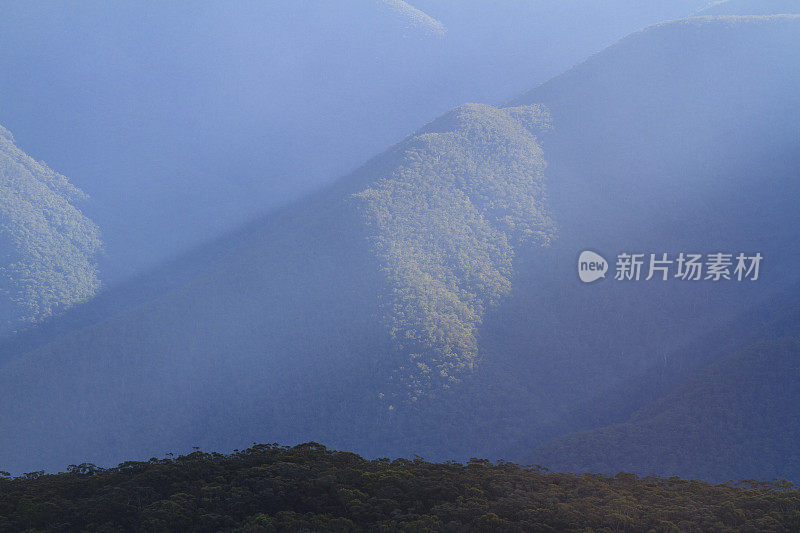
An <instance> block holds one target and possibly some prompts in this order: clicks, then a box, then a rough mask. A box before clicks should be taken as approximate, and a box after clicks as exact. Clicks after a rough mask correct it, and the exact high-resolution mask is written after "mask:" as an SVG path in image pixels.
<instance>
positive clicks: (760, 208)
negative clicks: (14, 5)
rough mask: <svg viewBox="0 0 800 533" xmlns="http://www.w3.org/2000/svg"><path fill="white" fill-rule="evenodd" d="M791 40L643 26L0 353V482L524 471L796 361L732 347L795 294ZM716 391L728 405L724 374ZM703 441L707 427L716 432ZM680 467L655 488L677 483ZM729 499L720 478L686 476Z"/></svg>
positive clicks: (752, 441) (772, 456) (742, 23)
mask: <svg viewBox="0 0 800 533" xmlns="http://www.w3.org/2000/svg"><path fill="white" fill-rule="evenodd" d="M798 41H800V18H798V17H790V16H780V17H719V18H717V17H702V18H697V19H689V20H681V21H675V22H670V23H664V24H659V25H656V26H653V27H650V28H648V29H646V30H643V31H641V32H637V33H636V34H633V35H631V36H629V37H628V38H626V39H623V40H622V41H620V42H619V43H617V44H616V45H614V46H612V47H610V48H608V49H606V50H604V51H602V52H600V53H598V54H596V55H595V56H592V57H590V58H588V59H587V60H586V61H585V62H583V63H581V64H579V65H576V66H575V68H573V69H571V70H569V71H568V72H565V73H564V74H563V75H561V76H558V77H556V78H554V79H552V80H550V81H549V82H547V83H545V84H542V85H541V86H539V87H536V88H534V89H532V90H531V91H529V92H527V93H526V94H524V95H523V96H521V97H520V98H518V99H516V100H514V101H513V102H511V103H509V105H508V106H507V107H505V108H498V107H491V106H487V105H479V104H469V105H464V106H460V107H458V108H456V109H454V110H453V111H451V112H449V113H447V114H445V115H443V116H442V117H441V118H439V119H437V120H435V121H433V122H431V123H430V124H428V125H427V126H425V127H423V128H421V129H419V130H418V131H417V132H415V133H414V134H412V135H411V136H409V137H408V138H406V139H405V140H403V141H402V142H400V143H398V144H397V145H395V146H393V147H392V148H390V149H389V150H387V151H386V152H384V153H382V154H380V155H379V156H377V157H375V158H374V159H372V160H371V161H369V162H368V163H367V164H365V165H364V166H363V167H361V168H360V169H358V170H357V171H355V172H354V173H352V174H349V175H347V176H345V177H344V178H342V179H340V180H337V181H336V182H334V183H333V184H331V185H330V186H329V187H327V188H326V189H324V190H322V191H320V192H319V193H317V194H315V195H313V196H310V197H307V198H304V199H302V200H299V201H297V202H295V203H294V204H292V205H289V206H287V207H285V208H283V209H281V210H277V211H275V212H273V213H271V214H270V215H268V216H265V217H263V218H261V219H259V220H256V221H254V222H253V223H252V224H250V225H248V226H247V227H244V228H242V229H240V230H239V231H237V232H234V233H232V234H230V235H228V236H226V237H224V238H222V239H220V240H218V241H216V242H214V243H210V244H208V245H207V246H205V247H202V248H201V249H199V250H197V251H196V252H195V253H194V254H192V255H190V256H186V257H184V258H183V259H180V260H178V261H177V262H176V263H175V264H173V265H167V266H165V267H163V268H162V269H161V270H160V271H158V272H156V273H154V274H152V275H151V276H150V277H148V278H145V279H143V280H140V281H135V282H132V283H131V284H130V285H129V286H128V287H125V288H122V289H119V290H116V291H111V292H110V293H108V294H106V295H104V296H103V297H102V298H101V299H100V300H98V301H97V302H94V303H88V304H86V305H85V306H81V307H80V308H77V309H75V310H73V311H71V312H69V313H67V314H66V315H65V316H63V317H60V318H58V319H57V320H53V321H51V322H50V323H48V324H45V325H44V327H42V328H37V330H36V331H35V332H31V333H30V334H29V335H24V336H20V337H18V338H16V339H13V340H11V341H9V342H7V343H5V344H3V345H2V346H0V354H2V357H0V402H2V403H3V405H4V406H5V407H4V409H3V410H0V466H1V467H2V468H3V469H5V470H9V471H13V472H15V473H16V472H22V471H29V470H37V469H40V468H47V469H58V468H63V466H64V465H66V464H69V463H79V462H83V461H90V462H94V463H98V464H103V465H109V464H114V463H116V462H119V461H121V460H125V459H136V458H147V457H150V456H153V455H158V454H160V453H163V451H164V450H167V449H169V450H175V451H186V450H188V449H190V448H191V447H192V446H200V447H202V448H204V449H216V450H226V449H231V448H233V447H235V446H241V443H242V442H254V441H255V442H265V441H270V442H273V441H277V442H281V443H297V442H305V441H308V440H314V441H317V442H325V443H326V444H329V445H331V446H333V447H336V448H341V449H352V450H354V451H356V452H358V453H362V454H365V455H367V456H370V457H381V456H410V455H411V454H413V453H418V454H420V455H423V456H425V457H430V458H432V459H442V458H449V459H453V458H455V459H467V458H469V457H473V456H481V457H492V458H495V457H504V458H527V457H529V456H530V454H531V453H532V451H533V450H535V449H537V448H538V447H540V446H542V445H545V444H546V443H547V442H549V441H552V440H554V439H558V438H560V437H562V436H564V435H567V434H570V433H574V432H576V431H582V430H589V429H596V428H597V427H599V426H600V427H602V426H611V425H614V424H620V423H625V422H627V421H629V420H630V419H631V417H632V416H633V414H634V413H636V412H638V411H639V410H640V409H642V408H643V407H645V406H646V405H648V404H652V403H653V402H654V401H655V400H658V399H659V398H662V397H667V398H669V396H668V395H669V394H671V393H675V394H677V392H675V391H678V390H679V389H678V387H680V386H681V383H683V382H685V380H686V379H691V376H693V375H694V374H695V373H696V372H698V371H700V370H701V369H703V368H705V367H708V365H712V364H715V362H716V361H718V360H722V359H723V358H725V357H728V356H730V355H731V354H734V353H738V352H739V351H740V350H741V349H743V348H745V347H746V346H748V345H751V344H753V343H755V342H760V341H769V342H772V341H775V340H776V339H777V338H778V337H796V332H795V333H793V332H792V328H793V327H794V325H787V328H788V331H786V330H785V328H784V330H781V328H777V327H772V326H768V325H767V323H768V322H769V321H767V320H766V319H765V315H762V314H760V312H756V314H755V315H754V316H753V318H752V319H751V320H750V321H748V322H747V325H746V327H737V326H734V325H732V324H737V323H736V322H735V320H736V319H737V318H738V317H741V316H743V315H744V314H746V313H747V312H749V311H752V310H759V309H764V308H765V307H768V306H769V305H770V304H771V302H773V301H774V300H775V298H777V297H778V296H779V295H784V297H785V298H788V299H789V300H790V302H791V301H794V300H792V298H793V295H795V294H796V290H797V286H796V283H797V274H796V266H795V265H796V264H797V261H798V259H800V243H798V242H797V239H796V230H795V228H796V222H797V205H798V202H800V193H799V191H800V182H798V180H797V176H798V170H799V169H800V155H799V154H800V151H798V150H797V147H798V145H800V139H798V134H799V133H798V129H797V124H798V121H800V91H798V90H797V87H798V86H800V61H799V60H798V59H800V51H798V49H797V48H796V47H794V46H793V44H794V43H796V42H798ZM585 249H592V250H597V251H598V252H599V253H601V254H603V255H604V256H605V257H606V258H607V259H609V260H610V261H611V262H612V264H613V259H614V258H615V255H616V254H618V253H620V252H624V251H627V252H641V253H661V252H663V253H669V254H677V253H679V252H703V253H710V252H712V251H724V252H728V253H737V252H747V253H755V252H759V253H761V254H763V256H764V258H765V260H764V265H763V270H762V272H761V277H760V279H759V280H758V281H746V282H737V281H735V280H729V281H724V282H720V283H715V282H711V281H698V282H691V281H681V280H677V279H670V280H668V281H663V282H662V281H660V280H652V281H644V280H640V281H638V282H633V281H631V282H623V281H615V280H614V279H612V276H609V277H608V278H607V279H606V280H603V281H600V282H598V283H595V284H591V285H584V284H581V283H580V281H579V280H578V279H577V276H576V273H575V266H576V265H575V262H576V258H577V254H578V253H579V252H580V251H581V250H585ZM793 316H794V315H793ZM779 331H780V334H778V332H779ZM717 339H722V340H721V341H720V342H716V340H717ZM697 346H703V347H707V348H708V349H697V348H696V347H697ZM729 348H733V349H729ZM784 361H788V360H787V359H784ZM787 364H788V363H787ZM712 368H717V369H718V370H716V371H709V372H711V374H705V375H706V376H711V375H714V376H717V377H718V378H719V382H718V383H715V384H714V385H713V390H714V391H717V390H718V391H725V394H728V393H731V394H732V392H731V391H732V389H730V388H729V379H734V377H735V376H739V375H741V374H742V373H743V372H746V371H745V370H742V371H741V372H740V371H738V370H737V371H735V372H732V373H730V374H728V373H727V372H726V371H724V365H723V366H721V367H712ZM747 368H751V370H752V371H753V372H756V371H758V368H757V367H747ZM785 368H787V367H785ZM698 375H700V374H698ZM758 375H763V377H764V380H765V383H764V384H763V386H764V387H769V386H770V385H769V380H772V379H773V378H776V377H777V376H776V375H774V374H773V373H769V372H766V373H763V374H758ZM780 383H785V382H780ZM759 386H761V385H759ZM753 390H762V389H759V388H755V389H753ZM792 390H793V389H792ZM790 392H791V391H790ZM720 394H722V393H720ZM788 397H791V396H788ZM613 400H616V402H614V401H613ZM784 400H785V398H784ZM784 400H781V399H779V398H777V397H776V398H775V404H776V405H778V404H780V405H784V404H781V402H782V401H784ZM694 401H696V402H701V403H702V402H704V401H706V397H705V396H698V397H697V398H695V400H694ZM660 405H675V406H676V408H677V406H680V405H682V404H680V402H668V403H666V404H660ZM665 409H666V408H665ZM686 409H688V407H687V408H686ZM577 412H580V414H581V416H576V413H577ZM678 412H680V409H679V411H678ZM678 412H676V413H678ZM717 414H718V413H716V412H711V413H709V414H708V416H709V417H710V419H709V422H708V423H709V427H721V425H722V424H724V423H726V420H727V419H724V418H720V419H714V421H713V423H712V421H711V418H713V416H716V415H717ZM752 414H753V415H758V414H763V413H756V412H753V413H752ZM670 416H672V415H671V414H669V413H667V412H665V413H663V414H662V413H661V412H660V411H659V412H658V413H656V412H655V411H654V414H653V417H654V419H658V420H661V421H664V422H666V421H668V420H669V419H670ZM675 416H677V417H678V418H680V416H679V415H678V414H676V415H675ZM781 420H783V419H781ZM672 427H676V428H677V427H688V428H691V424H683V425H682V426H679V425H676V426H672ZM793 427H794V426H792V425H787V424H780V423H775V424H770V425H769V427H766V426H764V427H762V426H758V425H743V426H742V428H743V429H742V433H741V435H740V441H741V442H740V444H741V445H742V446H741V447H740V448H730V447H729V446H728V443H727V441H723V440H720V441H719V442H716V443H715V446H718V449H719V450H722V451H725V453H728V452H731V453H732V452H733V451H734V450H736V453H737V454H739V455H737V457H745V456H746V455H747V454H758V453H762V452H763V453H764V454H765V456H766V457H769V460H768V461H765V462H764V463H761V466H762V467H763V468H764V470H763V473H764V475H769V476H771V475H772V474H773V472H779V471H781V470H784V471H786V472H787V473H786V475H790V474H791V473H792V472H793V471H792V469H791V468H790V467H789V466H785V468H783V469H781V464H780V463H781V460H786V461H788V460H789V459H790V457H791V456H790V455H789V454H787V450H786V449H785V446H784V444H782V443H786V442H789V438H790V437H791V436H792V433H791V432H792V431H793V429H792V428H793ZM751 430H755V431H762V432H763V431H766V430H769V431H770V432H772V433H770V434H771V435H772V436H773V438H771V439H770V440H769V441H764V442H762V441H759V440H758V438H757V436H755V435H753V434H752V433H748V432H750V431H751ZM715 435H719V436H720V437H721V436H722V435H721V433H720V432H717V433H716V434H715ZM737 435H738V434H737ZM712 436H713V435H712ZM676 438H677V439H682V438H686V439H687V440H686V442H690V441H691V439H690V436H687V435H683V436H678V437H676ZM569 442H571V443H574V442H575V441H574V440H571V441H569ZM596 442H597V443H598V445H599V443H600V442H601V441H600V440H597V441H596ZM670 442H677V441H670ZM612 443H613V442H612ZM765 446H766V447H767V448H768V449H766V448H765ZM769 446H772V447H771V448H769ZM765 449H766V451H765ZM562 452H563V454H564V455H563V457H564V458H565V460H567V459H569V457H570V453H572V452H570V450H569V449H567V448H566V447H565V448H563V450H561V451H559V454H561V453H562ZM606 452H608V454H607V453H606ZM597 453H598V454H605V455H604V456H607V457H611V455H610V451H609V450H601V449H598V450H597ZM548 457H549V458H550V460H551V461H552V462H553V463H556V464H558V462H559V461H561V458H560V457H557V456H556V455H550V456H548ZM634 457H635V456H634ZM665 457H672V456H665ZM697 457H699V456H697ZM697 457H689V456H677V459H685V460H686V462H684V463H680V461H677V460H676V461H674V462H670V463H668V464H666V463H665V464H666V466H665V468H663V469H662V468H659V469H658V471H659V472H662V473H664V474H670V473H672V472H671V470H672V469H678V470H679V471H686V472H694V470H692V469H691V468H690V467H691V465H692V464H694V463H692V461H696V460H700V459H698V458H697ZM708 464H709V465H717V464H718V463H713V462H712V461H709V463H708ZM546 466H547V465H546ZM612 466H613V465H611V464H610V463H609V464H607V465H605V464H604V468H606V467H608V468H612ZM640 466H641V467H642V468H644V467H647V468H649V467H650V466H651V465H650V464H649V463H647V462H645V461H644V460H643V461H642V462H637V463H636V464H635V465H632V467H637V468H638V467H640ZM684 468H685V470H681V469H684ZM620 469H621V468H620ZM751 472H753V470H751V469H749V466H748V465H747V464H745V463H744V462H739V463H737V462H735V461H734V462H732V463H729V464H726V465H724V468H723V467H720V468H716V466H709V469H707V470H703V471H702V475H704V476H709V477H715V478H719V477H726V476H731V477H742V476H743V475H745V474H746V475H750V473H751ZM753 475H755V473H754V474H753ZM759 477H761V476H759Z"/></svg>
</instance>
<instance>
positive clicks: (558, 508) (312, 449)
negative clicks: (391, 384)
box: [0, 443, 800, 533]
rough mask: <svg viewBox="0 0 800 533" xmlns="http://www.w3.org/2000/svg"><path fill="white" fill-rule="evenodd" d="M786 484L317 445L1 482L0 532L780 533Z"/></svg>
mask: <svg viewBox="0 0 800 533" xmlns="http://www.w3.org/2000/svg"><path fill="white" fill-rule="evenodd" d="M798 528H800V491H798V490H797V489H796V488H795V487H794V486H793V485H792V484H791V483H789V482H786V481H775V482H756V481H753V480H749V481H743V482H740V483H728V484H721V485H713V484H710V483H706V482H702V481H688V480H684V479H680V478H677V477H671V478H658V477H645V478H640V477H637V476H636V475H633V474H626V473H622V472H620V473H619V474H617V475H615V476H603V475H598V474H582V475H575V474H560V473H551V472H548V471H547V470H546V469H543V468H541V467H538V466H521V465H517V464H514V463H505V462H498V463H492V462H490V461H487V460H483V459H472V460H470V461H468V462H467V463H466V464H462V463H456V462H446V463H432V462H428V461H425V460H423V459H421V458H415V459H413V460H409V459H394V460H390V459H375V460H366V459H363V458H362V457H360V456H358V455H356V454H353V453H347V452H335V451H330V450H327V449H326V448H325V447H324V446H322V445H319V444H316V443H306V444H302V445H298V446H295V447H280V446H277V445H254V446H253V447H252V448H249V449H247V450H244V451H236V452H234V453H233V454H230V455H223V454H219V453H204V452H201V451H195V452H194V453H191V454H188V455H182V456H178V457H167V458H161V459H159V458H153V459H150V460H149V461H146V462H126V463H122V464H120V465H119V466H117V467H115V468H109V469H102V468H98V467H96V466H95V465H92V464H79V465H71V466H70V467H69V469H68V471H67V472H64V473H60V474H44V473H41V472H31V473H27V474H25V475H24V476H21V477H17V478H6V479H0V531H2V532H5V531H8V532H16V531H28V532H31V533H33V532H37V531H40V532H45V531H59V532H70V531H76V532H77V531H104V532H111V531H153V532H167V531H198V532H201V531H207V532H216V531H235V532H242V533H244V532H250V533H257V532H265V533H266V532H277V531H295V532H300V531H340V532H348V531H386V532H389V531H408V532H417V533H419V532H426V531H431V532H432V531H449V532H453V533H460V532H465V531H486V532H489V531H492V532H494V531H498V532H502V531H509V532H511V531H582V532H587V531H598V532H600V531H603V532H612V531H613V532H643V531H647V532H654V533H672V532H677V531H697V532H700V531H702V532H707V531H715V532H720V533H722V532H726V531H752V532H790V531H797V530H798Z"/></svg>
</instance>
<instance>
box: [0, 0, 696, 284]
mask: <svg viewBox="0 0 800 533" xmlns="http://www.w3.org/2000/svg"><path fill="white" fill-rule="evenodd" d="M705 3H706V2H705V0H674V1H672V2H658V3H649V2H648V3H642V2H641V1H639V0H615V1H614V2H603V3H597V2H589V3H587V2H585V1H583V0H568V1H567V0H564V1H562V2H552V1H550V0H536V1H519V0H514V1H509V2H505V3H503V5H501V6H498V5H497V2H493V1H488V0H472V1H471V2H469V5H466V6H465V5H464V2H461V1H455V0H426V1H424V2H416V1H409V2H401V1H397V0H393V1H389V0H386V1H379V0H349V1H347V2H320V1H312V0H300V1H296V2H284V1H281V0H266V1H265V0H244V1H242V2H238V3H237V4H236V5H235V6H231V5H220V4H219V3H218V2H213V1H208V0H206V1H202V2H191V3H188V2H178V3H170V4H165V3H164V2H160V1H156V0H143V1H141V2H136V3H135V4H130V5H110V4H108V3H107V2H103V1H100V0H88V1H86V2H81V3H80V4H79V5H75V4H74V3H73V2H69V1H67V0H54V1H52V2H48V3H30V2H26V3H10V4H8V5H5V6H4V10H3V17H2V19H3V20H2V21H0V25H1V28H0V29H1V30H2V31H0V71H2V72H4V73H5V75H4V76H2V77H0V124H4V125H5V126H6V127H8V128H9V129H10V130H11V131H13V132H14V134H15V136H16V137H17V139H18V140H19V141H20V143H21V144H22V145H23V146H25V147H26V149H27V150H28V151H29V152H31V153H35V154H36V155H37V157H39V158H42V159H45V160H46V161H48V162H49V163H50V164H51V165H52V166H53V167H54V168H57V169H59V171H60V172H63V173H64V174H66V175H68V176H70V179H71V180H72V182H73V183H74V184H75V185H77V186H79V187H80V188H81V189H82V190H84V191H86V192H87V193H88V194H89V195H90V196H91V198H92V200H91V201H90V202H87V203H85V204H83V206H82V209H83V211H84V213H85V214H86V215H87V216H88V217H90V218H91V219H92V220H94V221H95V222H96V223H97V224H98V226H99V227H100V228H101V229H102V231H103V240H104V243H105V251H106V253H105V254H104V255H103V256H101V257H100V258H99V266H100V269H99V270H100V276H101V278H102V280H103V281H104V282H105V283H106V284H107V285H108V286H111V285H115V284H117V283H120V282H122V281H125V280H128V279H130V278H132V277H133V276H135V275H137V274H145V273H146V272H148V271H149V270H150V269H151V268H155V266H157V265H158V264H160V263H162V262H164V261H168V260H172V259H176V258H177V256H179V255H180V254H182V253H184V252H188V251H190V250H192V249H193V248H195V247H196V246H199V245H201V244H202V243H204V242H206V241H207V240H209V239H212V238H216V237H219V236H221V235H224V234H226V233H228V232H230V231H233V230H235V229H236V228H237V227H238V226H240V225H242V224H245V223H247V222H248V221H250V220H252V219H253V218H256V217H258V216H260V215H262V214H263V213H265V212H266V211H267V210H270V209H274V208H276V207H278V206H281V205H284V204H286V203H287V202H289V201H291V200H295V199H298V198H300V197H301V196H304V195H306V194H309V193H310V192H312V191H316V190H318V189H319V188H321V187H322V186H324V185H325V184H328V183H330V181H331V179H332V178H334V177H337V176H341V175H345V174H348V173H350V172H352V171H353V169H355V168H357V167H358V166H360V165H361V164H362V163H363V162H364V161H365V160H366V158H367V157H368V156H371V155H374V154H377V153H380V152H382V151H383V150H385V148H386V147H387V146H390V145H392V144H395V143H397V142H398V141H400V140H402V139H403V138H404V137H405V136H406V135H408V134H409V133H410V132H412V131H414V130H416V129H417V128H418V127H419V126H420V125H422V124H425V123H427V122H429V121H430V120H431V119H432V118H435V117H437V116H439V115H441V114H443V113H445V112H447V111H448V110H449V109H452V108H454V107H456V106H458V105H461V104H463V103H465V102H483V103H487V104H492V105H496V104H498V103H500V102H503V101H505V100H507V99H509V98H511V97H512V96H514V95H515V94H518V93H520V92H521V91H523V90H525V89H527V88H528V87H530V86H532V85H534V84H536V83H540V82H542V81H544V80H546V79H548V78H549V77H551V76H553V75H556V74H558V73H559V72H561V71H563V70H564V69H565V68H568V67H569V66H570V65H573V64H575V63H576V62H578V61H580V60H581V59H583V58H584V57H585V56H586V55H587V54H590V53H592V52H594V51H596V50H599V49H601V48H603V47H604V46H607V45H608V44H610V43H612V42H614V41H616V40H617V39H619V38H621V37H623V36H624V35H626V34H628V33H630V32H631V31H635V30H637V29H639V28H641V27H643V26H645V25H648V24H652V23H654V22H658V21H660V20H665V19H671V18H678V17H682V16H686V15H688V14H689V13H691V12H692V11H694V10H696V9H699V8H700V7H702V6H703V5H704V4H705ZM443 28H445V29H446V31H444V33H443Z"/></svg>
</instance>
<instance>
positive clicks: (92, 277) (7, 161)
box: [0, 126, 101, 335]
mask: <svg viewBox="0 0 800 533" xmlns="http://www.w3.org/2000/svg"><path fill="white" fill-rule="evenodd" d="M84 198H85V195H84V193H83V192H82V191H80V190H79V189H77V188H76V187H74V186H73V185H71V184H70V183H69V182H68V181H67V179H66V178H65V177H64V176H62V175H61V174H58V173H56V172H54V171H53V170H51V169H50V168H49V167H48V166H47V165H46V164H44V163H43V162H39V161H36V160H35V159H33V158H31V157H30V156H28V155H27V154H26V153H24V152H23V151H22V150H20V149H19V148H18V147H17V146H16V145H15V144H14V137H13V136H12V135H11V133H10V132H9V131H8V130H6V129H5V128H3V127H2V126H0V296H1V298H0V335H2V334H7V333H8V332H9V331H11V330H13V329H14V328H19V327H22V326H23V325H24V324H30V323H32V322H36V321H39V320H41V319H43V318H46V317H49V316H51V315H52V314H53V313H54V312H56V311H57V310H63V309H66V308H68V307H70V306H71V305H74V304H75V303H77V302H82V301H84V300H87V299H89V298H91V297H92V296H93V295H94V294H95V293H96V292H97V290H98V288H99V286H100V281H99V279H98V276H97V266H96V264H95V260H96V257H97V253H98V251H99V249H100V246H101V243H100V233H99V231H98V229H97V226H95V224H94V223H93V222H92V221H91V220H89V219H88V218H86V217H85V216H84V215H83V214H82V213H81V212H80V211H79V210H78V209H77V207H76V204H77V203H78V202H79V201H81V200H83V199H84Z"/></svg>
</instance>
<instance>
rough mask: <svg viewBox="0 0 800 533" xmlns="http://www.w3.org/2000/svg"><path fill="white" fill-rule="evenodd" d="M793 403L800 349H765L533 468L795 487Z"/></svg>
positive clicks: (799, 380) (544, 451) (783, 344)
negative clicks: (776, 481) (781, 481)
mask: <svg viewBox="0 0 800 533" xmlns="http://www.w3.org/2000/svg"><path fill="white" fill-rule="evenodd" d="M798 397H800V341H798V339H797V338H796V337H795V338H785V339H779V340H774V341H769V342H762V343H759V344H755V345H753V346H750V347H748V348H746V349H743V350H742V351H740V352H737V353H736V354H734V355H731V356H729V357H727V358H725V359H722V360H721V361H718V362H717V363H715V364H713V365H711V366H709V367H708V368H706V369H705V370H703V371H701V372H698V373H697V374H696V375H694V376H692V377H691V378H690V379H688V380H687V381H686V382H685V383H684V384H683V385H681V386H680V387H679V388H678V389H676V390H675V391H674V392H672V393H670V394H669V395H667V396H666V397H664V398H662V399H660V400H658V401H656V402H654V403H652V404H651V405H649V406H647V407H645V408H643V409H641V410H639V411H637V412H636V413H634V414H633V416H631V417H630V419H628V420H627V421H626V422H624V423H620V424H615V425H611V426H607V427H604V428H600V429H596V430H593V431H587V432H583V433H576V434H573V435H570V436H568V437H565V438H562V439H558V440H556V441H554V442H552V443H550V444H548V445H547V446H544V447H543V448H541V449H540V450H538V451H537V452H536V453H534V454H533V460H535V461H536V462H543V463H544V464H548V465H551V467H552V468H554V469H557V470H564V471H578V472H587V471H588V472H612V471H613V472H618V471H620V470H623V471H627V472H637V473H641V474H658V473H669V474H670V475H681V476H688V477H699V478H703V479H710V480H717V481H727V480H729V479H742V478H753V477H758V478H763V479H773V478H788V479H792V480H795V481H796V480H798V479H800V466H798V465H800V446H798V443H797V438H798V435H800V411H798V409H797V398H798Z"/></svg>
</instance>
